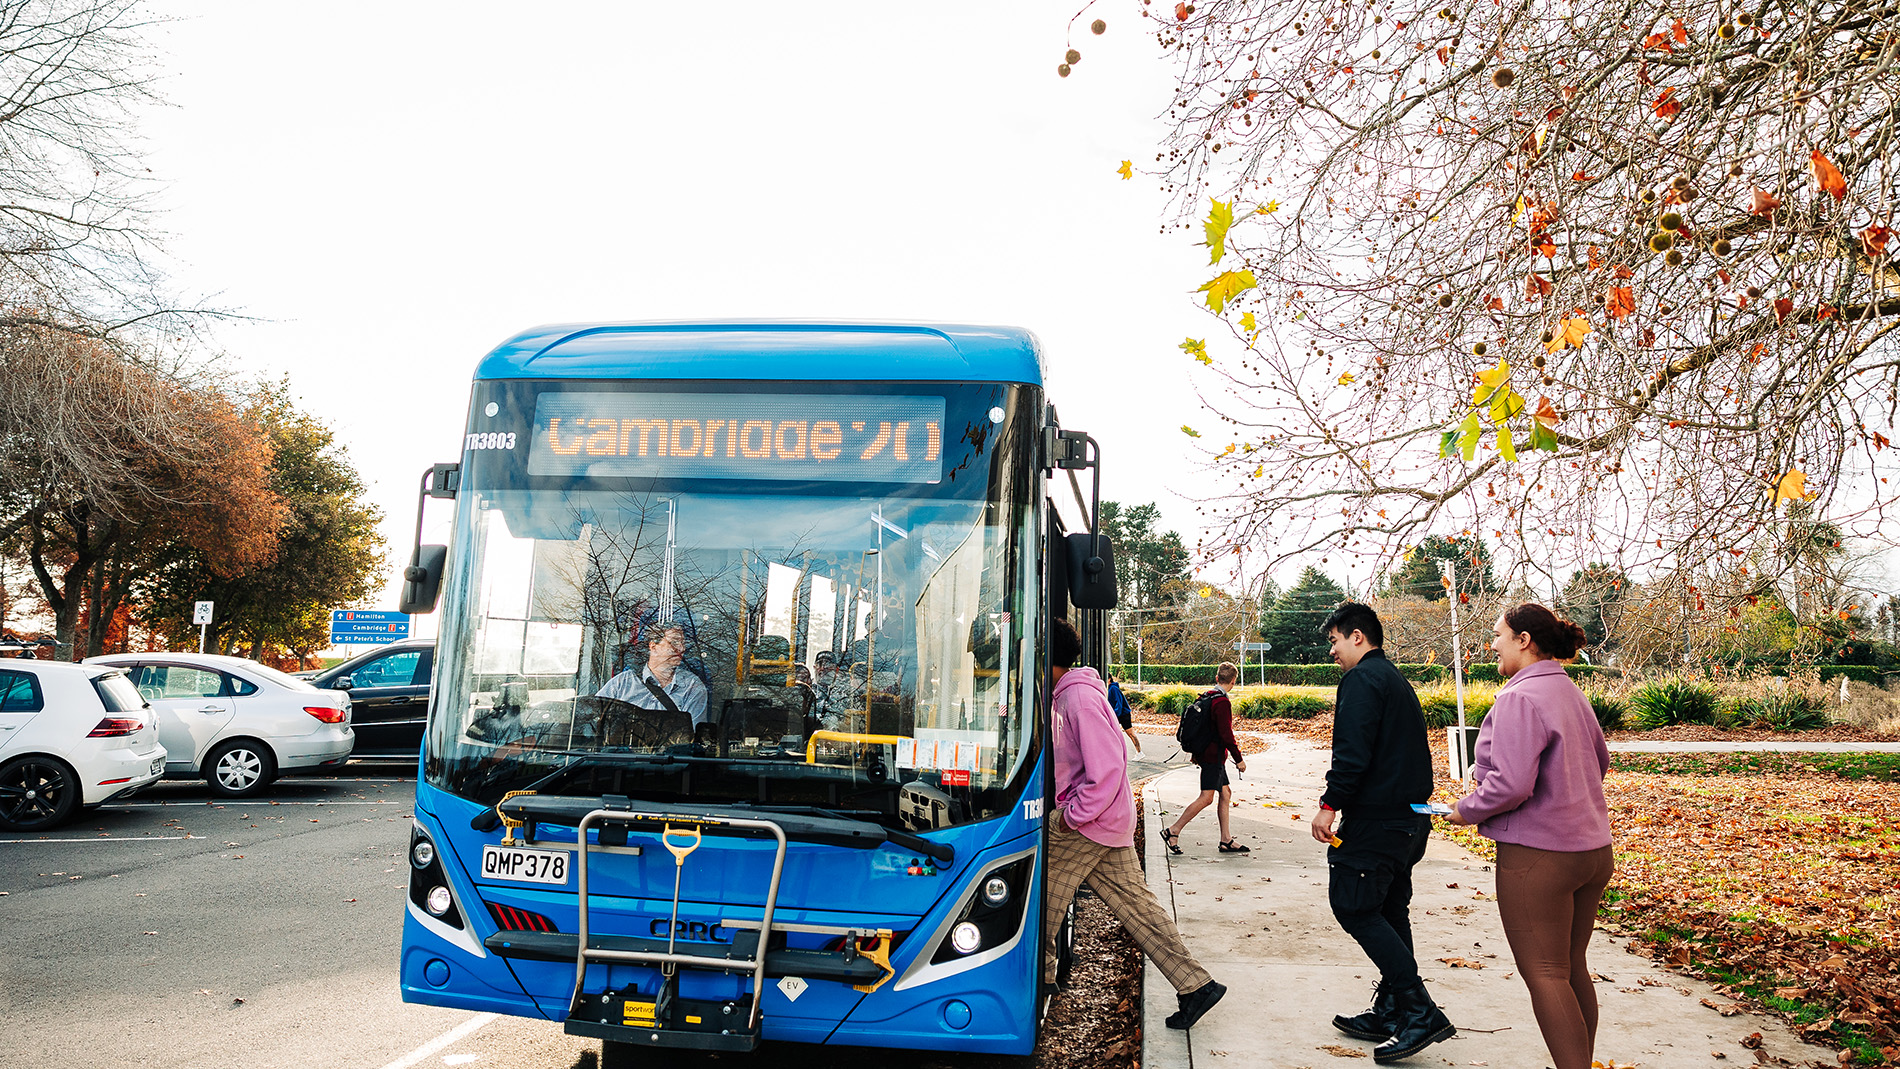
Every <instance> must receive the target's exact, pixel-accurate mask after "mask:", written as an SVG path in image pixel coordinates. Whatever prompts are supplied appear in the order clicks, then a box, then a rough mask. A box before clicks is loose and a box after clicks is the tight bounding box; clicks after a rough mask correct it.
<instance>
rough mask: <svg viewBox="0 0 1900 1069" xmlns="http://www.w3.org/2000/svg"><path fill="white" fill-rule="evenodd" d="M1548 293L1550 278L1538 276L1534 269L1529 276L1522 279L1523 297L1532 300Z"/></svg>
mask: <svg viewBox="0 0 1900 1069" xmlns="http://www.w3.org/2000/svg"><path fill="white" fill-rule="evenodd" d="M1549 295H1550V280H1549V279H1546V278H1541V277H1539V276H1538V274H1537V272H1535V271H1533V272H1531V275H1530V277H1529V278H1527V279H1525V280H1524V299H1525V300H1527V301H1534V300H1537V299H1538V298H1539V297H1547V296H1549Z"/></svg>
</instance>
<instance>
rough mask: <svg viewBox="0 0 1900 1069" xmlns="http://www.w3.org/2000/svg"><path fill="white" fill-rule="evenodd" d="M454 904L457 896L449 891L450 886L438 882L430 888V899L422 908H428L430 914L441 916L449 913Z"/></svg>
mask: <svg viewBox="0 0 1900 1069" xmlns="http://www.w3.org/2000/svg"><path fill="white" fill-rule="evenodd" d="M454 905H455V896H454V895H452V894H450V893H449V889H448V888H446V887H444V886H442V885H441V884H437V885H435V886H434V887H431V888H429V898H428V901H427V902H426V903H425V904H424V905H423V907H422V908H423V909H426V910H428V911H429V914H430V916H434V917H440V916H441V915H443V914H444V913H447V912H448V911H449V909H450V907H452V906H454Z"/></svg>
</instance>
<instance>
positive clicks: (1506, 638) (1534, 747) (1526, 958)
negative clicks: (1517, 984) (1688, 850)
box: [1448, 603, 1614, 1069]
mask: <svg viewBox="0 0 1900 1069" xmlns="http://www.w3.org/2000/svg"><path fill="white" fill-rule="evenodd" d="M1495 630H1496V632H1497V638H1496V639H1495V640H1493V641H1492V643H1491V648H1492V649H1494V650H1496V651H1498V671H1499V672H1501V673H1502V674H1504V675H1505V676H1508V677H1509V681H1508V682H1506V683H1505V685H1504V688H1503V689H1502V690H1500V691H1498V696H1497V703H1496V704H1495V705H1493V706H1492V707H1491V712H1490V714H1489V715H1487V716H1486V717H1485V718H1484V726H1483V727H1481V728H1480V729H1479V730H1478V746H1477V751H1476V753H1475V754H1474V755H1473V761H1472V766H1471V775H1472V779H1473V780H1474V781H1475V782H1476V784H1477V786H1476V789H1474V790H1473V791H1472V792H1471V793H1470V794H1468V795H1466V796H1465V797H1464V799H1463V800H1461V801H1460V802H1459V803H1458V804H1457V805H1456V806H1454V807H1453V809H1452V812H1451V815H1450V817H1449V818H1448V819H1450V820H1451V822H1452V823H1454V824H1476V825H1478V831H1479V832H1480V833H1481V834H1483V835H1484V836H1486V837H1487V838H1490V839H1494V840H1496V841H1497V844H1498V864H1497V877H1498V914H1499V916H1500V917H1501V918H1502V919H1503V921H1504V934H1505V936H1506V937H1507V938H1508V939H1509V940H1510V943H1511V955H1512V956H1513V957H1515V958H1516V959H1517V971H1518V973H1519V974H1520V975H1522V976H1523V977H1524V984H1525V986H1526V987H1528V988H1530V994H1531V1009H1532V1010H1533V1011H1535V1012H1536V1014H1537V1027H1538V1028H1539V1029H1540V1030H1542V1031H1543V1033H1544V1044H1545V1045H1546V1046H1548V1047H1549V1048H1550V1054H1551V1057H1552V1058H1553V1059H1555V1061H1556V1065H1557V1069H1590V1061H1591V1058H1592V1055H1593V1053H1594V1051H1595V1047H1596V1034H1597V998H1596V989H1595V987H1594V986H1592V984H1591V981H1590V966H1589V964H1588V963H1587V962H1586V961H1585V960H1584V952H1585V950H1586V949H1587V948H1588V946H1589V944H1590V931H1591V928H1592V927H1593V926H1594V925H1595V922H1596V915H1597V902H1598V901H1599V900H1600V899H1601V898H1602V897H1603V888H1604V887H1605V886H1606V885H1608V883H1609V882H1610V873H1611V871H1612V868H1613V864H1614V863H1613V861H1612V857H1611V852H1610V813H1609V807H1608V806H1607V805H1606V804H1605V803H1604V801H1603V774H1604V773H1605V772H1606V771H1608V770H1609V767H1610V751H1609V748H1608V747H1607V746H1605V745H1604V742H1603V729H1602V728H1601V727H1599V726H1598V724H1597V719H1596V715H1595V714H1594V713H1592V712H1591V709H1590V701H1589V699H1588V698H1585V697H1584V696H1583V692H1582V691H1580V690H1578V689H1577V685H1576V684H1575V683H1573V682H1571V681H1570V676H1569V675H1568V674H1566V673H1565V672H1564V668H1563V665H1561V664H1558V663H1557V661H1556V658H1559V657H1574V656H1576V653H1577V649H1578V647H1580V646H1582V645H1583V644H1584V636H1583V629H1582V628H1580V627H1578V626H1577V625H1576V624H1573V623H1571V622H1570V621H1568V620H1560V619H1558V618H1557V617H1556V615H1555V614H1553V613H1552V612H1551V611H1550V610H1549V609H1546V608H1545V607H1543V606H1542V605H1538V604H1535V603H1526V604H1523V605H1519V606H1518V607H1517V608H1515V609H1511V610H1510V611H1508V612H1506V613H1505V614H1504V615H1503V616H1502V617H1500V618H1499V619H1498V622H1497V626H1496V628H1495Z"/></svg>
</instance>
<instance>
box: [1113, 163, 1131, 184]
mask: <svg viewBox="0 0 1900 1069" xmlns="http://www.w3.org/2000/svg"><path fill="white" fill-rule="evenodd" d="M1115 173H1116V174H1118V175H1121V176H1122V181H1124V182H1126V181H1128V180H1129V179H1130V178H1133V177H1135V164H1134V162H1133V161H1132V160H1123V161H1122V165H1121V166H1120V167H1117V168H1115Z"/></svg>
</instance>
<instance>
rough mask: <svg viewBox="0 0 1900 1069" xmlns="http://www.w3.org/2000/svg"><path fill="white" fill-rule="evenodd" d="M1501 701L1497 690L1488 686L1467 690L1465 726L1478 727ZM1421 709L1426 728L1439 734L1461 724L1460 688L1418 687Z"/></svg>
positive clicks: (1450, 685) (1439, 685)
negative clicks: (1440, 731)
mask: <svg viewBox="0 0 1900 1069" xmlns="http://www.w3.org/2000/svg"><path fill="white" fill-rule="evenodd" d="M1496 701H1497V690H1496V688H1494V687H1487V686H1468V687H1466V688H1465V726H1466V727H1477V726H1478V725H1479V724H1482V723H1484V718H1485V715H1486V714H1488V713H1489V712H1490V711H1491V706H1492V704H1493V703H1494V702H1496ZM1418 706H1419V709H1420V711H1422V712H1423V713H1424V714H1425V726H1426V727H1428V728H1431V729H1432V730H1434V731H1437V730H1439V729H1441V728H1448V727H1452V726H1455V725H1456V724H1457V723H1458V689H1457V688H1456V687H1455V686H1453V685H1452V684H1451V683H1440V684H1436V685H1434V686H1429V687H1420V688H1418Z"/></svg>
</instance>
